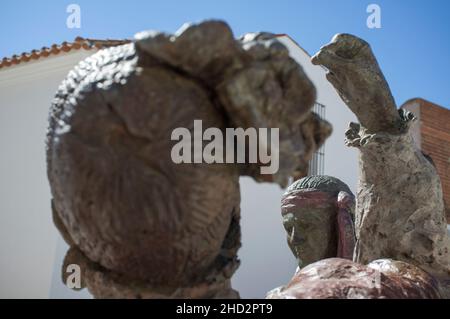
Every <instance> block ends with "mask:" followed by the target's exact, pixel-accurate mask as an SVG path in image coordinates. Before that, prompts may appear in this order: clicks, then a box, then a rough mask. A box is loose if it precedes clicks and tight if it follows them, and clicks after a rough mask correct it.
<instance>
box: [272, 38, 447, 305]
mask: <svg viewBox="0 0 450 319" xmlns="http://www.w3.org/2000/svg"><path fill="white" fill-rule="evenodd" d="M312 62H313V63H314V64H320V65H323V66H325V67H326V68H327V69H328V70H329V72H328V74H327V79H328V80H329V81H330V82H331V84H332V85H333V86H334V87H335V89H336V90H337V92H338V93H339V95H340V96H341V97H342V99H343V100H344V102H345V103H346V104H347V105H348V106H349V108H350V109H351V110H352V111H353V112H354V113H355V115H356V116H357V118H358V120H359V122H360V123H359V124H356V123H351V124H350V128H349V130H348V131H347V132H346V143H347V145H349V146H354V147H357V148H358V149H359V150H360V161H359V170H360V180H359V184H358V193H357V198H356V209H355V230H356V239H357V240H356V246H355V252H354V255H353V261H349V260H345V259H341V258H331V259H324V260H320V261H317V262H315V263H313V264H310V265H308V266H307V267H305V268H303V269H299V270H298V271H297V272H296V274H295V275H294V277H293V278H292V280H291V281H290V283H289V284H288V285H286V286H285V287H281V288H278V289H275V290H273V291H271V292H270V293H269V294H268V298H450V252H449V249H450V239H449V236H448V234H447V230H446V223H445V214H444V206H443V200H442V189H441V184H440V180H439V176H438V174H437V172H436V170H435V168H434V166H433V164H432V163H431V162H430V161H429V159H427V158H426V157H425V156H424V155H423V154H422V152H421V151H420V150H418V149H417V147H416V145H415V144H414V142H413V140H412V137H411V136H410V134H409V132H408V126H409V122H410V121H412V120H414V117H413V116H412V114H411V113H409V112H406V111H404V110H397V108H396V106H395V102H394V99H393V97H392V94H391V92H390V90H389V86H388V84H387V82H386V80H385V79H384V76H383V74H382V72H381V70H380V68H379V66H378V63H377V61H376V59H375V57H374V55H373V53H372V51H371V49H370V46H369V44H368V43H366V42H365V41H363V40H361V39H359V38H357V37H355V36H352V35H349V34H338V35H336V36H335V37H334V38H333V39H332V41H331V43H330V44H328V45H326V46H324V47H322V48H321V49H320V51H319V52H318V53H317V54H316V55H315V56H314V57H313V58H312ZM298 204H299V205H303V203H301V202H299V203H298ZM291 209H293V210H298V209H304V208H303V207H294V208H291ZM297 251H301V250H300V249H298V250H296V251H294V253H296V252H297Z"/></svg>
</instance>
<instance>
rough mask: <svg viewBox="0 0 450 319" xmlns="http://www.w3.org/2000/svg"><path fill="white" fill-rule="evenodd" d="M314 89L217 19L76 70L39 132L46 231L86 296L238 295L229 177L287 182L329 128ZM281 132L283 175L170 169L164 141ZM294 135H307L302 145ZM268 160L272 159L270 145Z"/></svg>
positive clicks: (112, 51) (265, 42)
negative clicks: (47, 193) (197, 130)
mask: <svg viewBox="0 0 450 319" xmlns="http://www.w3.org/2000/svg"><path fill="white" fill-rule="evenodd" d="M314 100H315V89H314V87H313V85H312V83H311V82H310V81H309V79H308V78H307V77H306V75H305V74H304V73H303V71H302V69H301V67H300V66H299V65H298V64H297V63H296V62H295V61H294V60H293V59H291V58H290V57H289V54H288V51H287V49H286V48H285V47H284V46H283V45H282V44H281V43H279V42H278V41H277V40H276V39H275V38H274V37H273V36H271V35H270V34H248V35H246V36H244V37H243V38H241V39H240V40H235V39H234V37H233V34H232V32H231V30H230V28H229V27H228V26H227V25H226V24H225V23H223V22H220V21H205V22H202V23H200V24H197V25H195V24H194V25H187V26H185V27H183V28H182V29H181V30H180V31H178V32H177V33H176V34H175V35H171V34H163V33H158V32H143V33H140V34H138V35H137V36H136V39H135V41H134V42H132V43H130V44H125V45H121V46H117V47H113V48H109V49H105V50H101V51H99V52H98V53H96V54H94V55H93V56H91V57H89V58H87V59H86V60H85V61H82V62H80V64H78V66H76V67H75V68H74V69H73V70H72V71H71V72H70V73H69V75H68V76H67V78H66V79H65V80H64V82H63V83H62V84H61V86H60V88H59V90H58V93H57V95H56V97H55V99H54V101H53V104H52V107H51V111H50V117H49V122H50V124H49V129H48V134H47V160H48V177H49V181H50V186H51V191H52V195H53V202H52V207H53V217H54V221H55V224H56V225H57V227H58V229H59V230H60V232H61V233H62V234H63V236H64V238H65V240H66V241H67V242H68V243H69V245H70V246H71V249H70V251H69V253H68V254H67V256H66V260H65V263H66V264H70V263H78V264H80V265H82V277H83V282H84V284H85V285H86V286H87V287H88V288H89V289H90V291H91V292H92V293H93V294H94V296H95V297H100V298H101V297H108V298H110V297H129V298H139V297H146V298H147V297H148V298H152V297H157V298H161V297H167V298H170V297H181V298H183V297H198V298H200V297H207V298H213V297H223V298H235V297H237V296H238V294H237V293H236V292H235V291H234V290H233V289H232V288H231V285H230V278H231V276H232V274H233V273H234V271H235V270H236V268H237V267H238V265H239V261H238V258H237V250H238V249H239V246H240V228H239V216H240V210H239V201H240V198H239V197H240V194H239V183H238V178H239V176H240V175H249V176H251V177H253V178H254V179H255V180H257V181H268V182H276V183H278V184H280V185H285V184H286V183H287V179H288V178H289V176H292V175H295V176H298V175H301V172H304V171H305V170H306V166H307V163H308V161H309V159H310V156H311V155H312V153H313V152H314V150H315V149H316V148H317V147H318V146H319V145H320V144H321V143H322V142H323V141H324V139H325V138H326V137H327V136H328V135H329V134H330V133H331V127H330V125H329V124H328V123H327V122H325V121H322V120H320V119H318V118H317V117H315V116H314V115H313V114H312V113H311V111H310V109H311V107H312V105H313V102H314ZM194 120H202V121H203V126H204V127H205V128H218V129H220V130H224V129H225V128H227V127H242V128H244V129H245V128H249V127H256V128H260V127H267V128H272V127H276V128H279V129H280V144H279V145H280V148H279V153H280V169H279V171H278V172H277V173H275V174H272V175H263V174H260V172H259V170H258V168H259V166H260V164H261V163H256V164H233V165H230V164H220V163H215V164H205V163H192V164H175V163H174V162H173V161H172V160H171V157H170V154H171V147H172V146H173V142H172V141H171V132H172V131H173V130H174V129H175V128H178V127H184V128H188V129H189V130H192V123H193V121H194ZM305 132H306V133H307V135H308V136H313V137H314V138H312V139H311V138H308V139H305V138H303V135H305ZM272 151H276V150H272Z"/></svg>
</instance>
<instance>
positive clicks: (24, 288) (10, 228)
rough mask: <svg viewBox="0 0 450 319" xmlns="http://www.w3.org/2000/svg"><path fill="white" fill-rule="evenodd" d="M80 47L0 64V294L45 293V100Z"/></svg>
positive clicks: (50, 257)
mask: <svg viewBox="0 0 450 319" xmlns="http://www.w3.org/2000/svg"><path fill="white" fill-rule="evenodd" d="M87 55H88V54H87V53H86V52H82V51H79V52H75V53H70V54H61V55H58V56H55V57H51V58H47V59H44V60H42V61H37V62H29V63H25V64H23V65H18V66H12V67H8V68H3V69H0V149H1V156H0V176H1V179H0V194H1V201H0V253H1V259H0V283H1V284H0V298H47V297H48V295H49V289H50V285H51V278H52V275H53V269H54V263H55V261H54V258H55V249H56V243H57V239H58V238H59V235H58V234H57V231H56V229H55V227H54V226H53V222H52V220H51V210H50V189H49V185H48V182H47V175H46V164H45V144H44V141H45V133H46V128H47V114H48V109H49V106H50V102H51V100H52V98H53V96H54V94H55V92H56V89H57V87H58V85H59V83H60V82H61V81H62V79H63V78H64V77H65V75H66V74H67V72H68V71H69V70H70V68H72V67H73V66H74V65H75V64H76V63H77V62H78V61H79V60H80V59H82V58H83V57H85V56H87Z"/></svg>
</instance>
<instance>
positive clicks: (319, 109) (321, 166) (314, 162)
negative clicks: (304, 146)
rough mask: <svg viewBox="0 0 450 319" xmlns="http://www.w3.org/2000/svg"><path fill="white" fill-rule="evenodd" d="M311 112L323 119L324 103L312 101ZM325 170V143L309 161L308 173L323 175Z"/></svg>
mask: <svg viewBox="0 0 450 319" xmlns="http://www.w3.org/2000/svg"><path fill="white" fill-rule="evenodd" d="M313 112H314V113H316V114H317V115H319V117H320V118H321V119H325V105H323V104H320V103H317V102H316V103H314V107H313ZM324 171H325V144H324V145H322V146H321V147H320V148H319V149H318V150H317V151H316V152H315V153H314V155H313V158H312V159H311V161H309V168H308V175H323V174H324Z"/></svg>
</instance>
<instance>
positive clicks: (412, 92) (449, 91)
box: [0, 0, 450, 107]
mask: <svg viewBox="0 0 450 319" xmlns="http://www.w3.org/2000/svg"><path fill="white" fill-rule="evenodd" d="M71 3H76V4H78V5H80V7H81V29H68V28H67V27H66V19H67V16H68V13H66V7H67V6H68V5H69V4H71ZM371 3H375V4H378V5H379V6H380V7H381V23H382V28H381V29H369V28H367V26H366V19H367V17H368V15H369V14H368V13H366V8H367V6H368V5H369V4H371ZM449 16H450V1H448V0H371V1H366V0H341V1H337V0H291V1H289V0H277V1H268V0H265V1H264V0H260V1H256V0H224V1H213V0H209V1H206V0H191V1H181V0H179V1H174V0H158V1H156V0H154V1H139V0H127V1H119V0H109V1H106V0H71V1H65V0H47V1H45V0H43V1H31V0H30V1H8V0H2V9H1V11H0V23H1V27H0V39H1V41H0V57H4V56H10V55H12V54H16V53H22V52H24V51H28V50H31V49H37V48H41V47H42V46H49V45H50V44H52V43H60V42H63V41H71V40H73V39H74V38H75V37H76V36H77V35H80V36H84V37H93V38H101V39H103V38H130V37H132V36H133V34H134V33H136V32H137V31H140V30H145V29H158V30H163V31H168V32H174V31H176V30H177V29H178V27H179V26H181V25H182V24H183V23H184V22H186V21H200V20H203V19H207V18H216V19H223V20H226V21H227V22H228V23H229V24H230V26H231V27H232V29H233V31H234V32H235V34H236V36H238V35H241V34H243V33H245V32H250V31H270V32H274V33H287V34H289V35H290V36H291V37H292V38H294V39H295V40H296V41H297V42H298V43H299V44H300V45H301V46H302V47H303V48H304V49H306V50H307V51H308V52H310V53H311V54H313V53H315V52H316V51H317V50H318V49H319V48H320V46H321V45H323V44H325V43H327V42H328V41H329V40H330V39H331V37H332V36H333V35H334V34H335V33H340V32H347V33H353V34H355V35H358V36H360V37H362V38H364V39H365V40H367V41H368V42H369V43H370V44H371V45H372V48H373V49H374V51H375V53H376V55H377V57H378V60H379V62H380V65H381V67H382V69H383V71H384V73H385V75H386V78H387V80H388V82H389V83H390V86H391V89H392V91H393V94H394V96H395V99H396V101H397V103H398V104H401V103H403V102H405V101H406V100H408V99H410V98H413V97H423V98H425V99H428V100H430V101H432V102H435V103H438V104H440V105H443V106H446V107H450V85H449V84H450V80H449V73H450V19H449Z"/></svg>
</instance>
